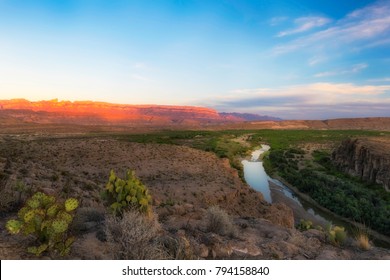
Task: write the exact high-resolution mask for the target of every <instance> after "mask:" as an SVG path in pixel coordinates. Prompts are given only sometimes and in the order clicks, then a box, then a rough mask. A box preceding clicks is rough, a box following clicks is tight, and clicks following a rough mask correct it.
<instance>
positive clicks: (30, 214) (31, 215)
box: [23, 210, 35, 223]
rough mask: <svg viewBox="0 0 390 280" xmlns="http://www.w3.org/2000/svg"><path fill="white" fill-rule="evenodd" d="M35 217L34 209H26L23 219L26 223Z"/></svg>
mask: <svg viewBox="0 0 390 280" xmlns="http://www.w3.org/2000/svg"><path fill="white" fill-rule="evenodd" d="M34 217H35V210H30V211H28V212H27V213H26V214H25V215H24V217H23V220H24V221H25V222H26V223H28V222H30V221H31V220H32V219H33V218H34Z"/></svg>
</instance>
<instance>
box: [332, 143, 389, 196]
mask: <svg viewBox="0 0 390 280" xmlns="http://www.w3.org/2000/svg"><path fill="white" fill-rule="evenodd" d="M332 160H333V162H334V163H335V164H336V166H338V167H339V168H340V169H341V170H343V171H344V172H346V173H348V174H350V175H353V176H357V177H359V178H361V179H363V180H365V181H367V182H375V183H378V184H381V185H383V186H384V187H385V189H386V190H387V191H390V138H375V139H346V140H344V141H343V142H342V143H341V145H340V146H339V147H338V148H337V149H336V150H335V151H334V152H333V154H332Z"/></svg>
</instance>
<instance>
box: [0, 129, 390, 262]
mask: <svg viewBox="0 0 390 280" xmlns="http://www.w3.org/2000/svg"><path fill="white" fill-rule="evenodd" d="M111 169H113V170H115V171H116V173H117V175H118V176H120V177H123V176H124V173H125V171H126V170H127V169H132V170H135V172H136V174H137V175H138V177H139V178H140V179H141V181H142V182H143V183H144V184H145V185H146V186H147V187H148V189H149V190H150V193H151V195H152V197H153V211H154V212H155V215H156V217H158V223H159V230H158V238H159V240H160V241H161V242H162V243H163V244H164V246H165V247H166V248H168V249H169V250H170V252H171V253H170V254H169V258H184V259H389V258H390V252H389V251H388V250H386V249H381V248H376V247H373V248H371V249H370V250H368V251H362V250H361V249H358V247H357V246H356V244H355V241H354V240H352V239H349V240H347V242H346V244H345V245H344V246H342V247H337V246H334V245H332V244H330V243H329V242H328V241H327V240H326V236H325V233H324V232H322V231H318V230H314V229H311V230H309V231H305V232H300V231H298V230H297V229H295V228H294V224H295V222H296V221H294V216H293V212H292V210H291V209H290V208H288V207H287V206H285V205H284V204H281V203H276V204H269V203H267V202H265V201H264V200H263V198H262V195H261V194H260V193H258V192H256V191H254V190H252V189H250V188H249V187H248V186H247V185H246V184H244V183H243V182H242V181H241V179H240V178H239V177H238V175H237V171H236V170H235V169H233V168H231V167H230V164H229V162H228V160H227V159H220V158H218V157H216V156H215V155H214V154H212V153H208V152H203V151H199V150H195V149H192V148H188V147H184V146H174V145H165V144H140V143H130V142H126V141H123V140H121V141H119V140H116V139H115V138H114V137H110V136H106V137H85V136H77V135H76V136H74V135H73V136H68V137H64V136H63V135H52V136H51V137H42V136H36V135H22V136H21V135H2V136H1V138H0V172H1V174H0V175H1V178H0V184H1V186H0V187H1V189H0V191H1V194H0V200H1V201H0V202H1V204H0V205H1V207H2V214H1V216H0V227H1V233H0V259H29V258H35V257H32V256H31V255H28V254H27V253H26V252H25V247H26V246H28V243H29V242H30V241H31V240H30V239H29V238H26V237H23V236H14V235H10V234H8V233H7V232H6V231H5V229H4V225H5V222H6V221H7V220H8V219H10V218H13V217H15V214H16V211H17V207H15V200H23V199H25V197H26V196H27V195H28V194H29V193H31V192H35V191H37V190H41V191H43V192H45V193H47V194H53V195H56V196H58V197H60V198H65V197H69V196H71V197H77V198H78V199H79V200H80V202H81V205H80V208H79V210H78V211H77V213H76V217H75V221H74V225H73V227H72V231H73V233H74V234H75V236H76V238H77V240H76V242H75V244H74V247H73V249H72V252H71V254H70V255H69V256H68V258H70V259H111V258H113V254H112V253H113V251H112V249H111V247H110V246H108V243H107V242H106V241H105V238H104V234H103V237H102V226H104V224H105V220H106V218H105V217H107V210H106V208H105V207H104V206H103V204H102V201H101V198H100V195H99V193H100V191H101V190H102V189H103V188H104V185H105V183H106V182H107V180H108V175H109V171H110V170H111ZM18 182H23V183H24V184H25V185H26V187H27V190H24V191H23V193H20V195H18V193H17V192H16V191H15V185H17V183H18ZM15 193H16V196H15ZM10 197H11V201H10V203H8V204H7V199H8V198H10ZM12 199H13V200H12ZM16 204H17V203H16ZM215 205H218V207H220V208H221V209H222V210H223V211H224V212H226V214H227V215H229V217H230V218H231V225H230V226H229V227H230V230H229V232H227V233H224V232H215V231H212V230H210V229H209V226H208V224H209V223H210V221H209V220H208V219H209V218H208V212H209V209H210V207H212V206H215ZM16 206H17V205H16ZM43 258H50V257H48V256H44V257H43Z"/></svg>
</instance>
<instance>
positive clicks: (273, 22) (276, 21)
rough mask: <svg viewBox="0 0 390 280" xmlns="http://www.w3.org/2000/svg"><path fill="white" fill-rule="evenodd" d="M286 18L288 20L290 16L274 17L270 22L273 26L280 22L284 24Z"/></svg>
mask: <svg viewBox="0 0 390 280" xmlns="http://www.w3.org/2000/svg"><path fill="white" fill-rule="evenodd" d="M286 20H288V17H273V18H271V20H270V21H269V24H270V25H271V26H277V25H279V24H282V23H283V22H285V21H286Z"/></svg>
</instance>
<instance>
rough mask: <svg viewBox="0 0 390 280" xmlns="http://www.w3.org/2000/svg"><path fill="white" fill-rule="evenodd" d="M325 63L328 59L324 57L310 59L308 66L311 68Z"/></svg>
mask: <svg viewBox="0 0 390 280" xmlns="http://www.w3.org/2000/svg"><path fill="white" fill-rule="evenodd" d="M324 61H326V58H325V57H324V56H314V57H312V58H310V59H309V61H308V64H309V66H314V65H317V64H319V63H321V62H324Z"/></svg>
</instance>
